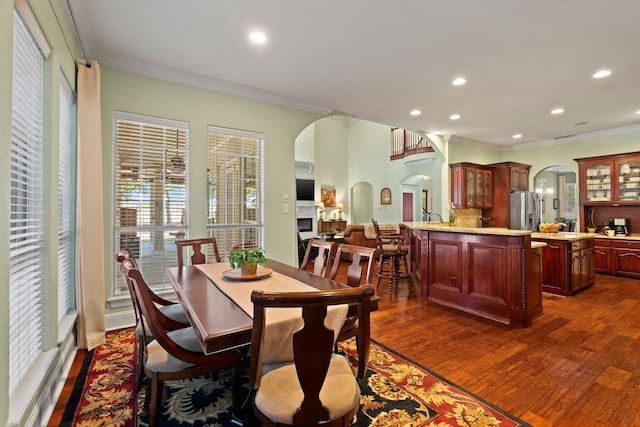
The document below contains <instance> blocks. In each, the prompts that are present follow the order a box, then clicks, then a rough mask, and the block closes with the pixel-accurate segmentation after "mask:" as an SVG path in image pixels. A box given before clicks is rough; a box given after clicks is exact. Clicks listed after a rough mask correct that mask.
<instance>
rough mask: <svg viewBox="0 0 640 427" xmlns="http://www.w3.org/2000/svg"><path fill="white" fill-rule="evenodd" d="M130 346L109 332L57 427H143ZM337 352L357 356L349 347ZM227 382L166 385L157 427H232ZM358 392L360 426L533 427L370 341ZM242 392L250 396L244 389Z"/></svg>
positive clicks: (126, 336) (125, 337) (128, 333)
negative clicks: (359, 393) (359, 397)
mask: <svg viewBox="0 0 640 427" xmlns="http://www.w3.org/2000/svg"><path fill="white" fill-rule="evenodd" d="M134 340H135V336H134V331H133V329H124V330H121V331H115V332H109V333H108V334H107V343H106V344H105V345H103V346H101V347H99V348H97V349H96V350H94V351H93V352H90V353H89V355H88V356H87V359H90V360H89V361H88V362H87V375H86V380H84V381H83V380H81V379H80V377H79V379H78V381H79V382H83V384H78V386H79V387H78V388H79V389H81V390H82V392H81V393H79V396H78V398H77V399H75V402H74V401H72V400H70V401H69V403H68V405H67V411H65V414H66V416H65V417H64V418H63V422H62V423H61V425H62V426H74V427H76V426H77V427H80V426H82V427H96V426H123V427H132V426H135V425H136V424H135V422H134V420H135V417H134V414H135V413H136V410H137V411H138V418H139V419H138V425H139V426H147V425H148V414H146V413H145V412H144V411H143V410H142V409H141V408H142V402H143V401H144V391H142V392H141V393H138V395H137V396H135V395H134V392H133V384H134V381H133V380H134V362H135V359H134V358H135V356H134ZM342 350H343V351H346V352H350V353H353V354H355V345H354V342H353V340H352V341H350V342H347V344H346V345H345V346H344V347H343V349H342ZM230 383H231V375H230V372H225V371H223V372H221V373H220V374H219V376H218V377H217V378H216V379H211V378H205V377H203V378H197V379H192V380H184V381H171V382H168V383H166V384H165V390H164V393H165V400H164V408H163V413H162V416H161V419H160V425H161V426H167V427H187V426H189V427H198V426H200V427H218V426H230V425H232V417H231V413H230V411H229V409H230V407H231V393H230ZM80 386H81V387H80ZM361 391H362V397H361V407H360V411H359V412H358V413H357V415H356V419H355V420H354V424H353V425H354V426H358V427H363V426H380V427H382V426H385V427H389V426H391V427H395V426H397V427H409V426H412V427H419V426H432V427H448V426H451V427H461V426H469V427H492V426H500V427H510V426H514V427H515V426H523V427H524V426H529V427H530V425H529V424H527V423H525V422H523V421H521V420H519V419H518V418H516V417H514V416H512V415H509V414H507V413H506V412H504V411H502V410H500V409H498V408H496V407H495V406H493V405H491V404H489V403H487V402H485V401H483V400H482V399H480V398H478V397H476V396H474V395H472V394H470V393H468V392H466V391H465V390H463V389H461V388H460V387H457V386H456V385H454V384H452V383H451V382H449V381H447V380H446V379H444V378H442V377H440V376H438V375H437V374H434V373H432V372H430V371H428V370H427V369H425V368H423V367H421V366H419V365H417V364H415V363H413V362H411V361H409V360H407V359H405V358H403V357H402V356H400V355H399V354H397V353H395V352H394V351H393V350H391V349H388V348H386V347H384V346H382V345H380V344H377V343H375V342H373V343H372V345H371V354H370V359H369V369H368V370H367V375H366V378H365V379H364V380H363V381H362V382H361ZM244 392H245V393H246V392H248V389H247V387H246V384H245V390H244Z"/></svg>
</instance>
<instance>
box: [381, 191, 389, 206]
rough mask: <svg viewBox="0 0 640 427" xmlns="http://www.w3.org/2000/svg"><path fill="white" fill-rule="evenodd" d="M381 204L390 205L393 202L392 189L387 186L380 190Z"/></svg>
mask: <svg viewBox="0 0 640 427" xmlns="http://www.w3.org/2000/svg"><path fill="white" fill-rule="evenodd" d="M380 204H381V205H390V204H391V190H390V189H389V188H387V187H384V188H383V189H382V190H381V191H380Z"/></svg>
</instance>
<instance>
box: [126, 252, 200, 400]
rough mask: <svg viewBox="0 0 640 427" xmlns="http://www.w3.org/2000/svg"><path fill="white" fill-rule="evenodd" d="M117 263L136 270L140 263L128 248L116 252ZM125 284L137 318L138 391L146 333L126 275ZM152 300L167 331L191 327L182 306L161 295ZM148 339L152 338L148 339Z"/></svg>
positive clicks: (142, 370) (151, 295) (160, 321)
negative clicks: (126, 264) (127, 264)
mask: <svg viewBox="0 0 640 427" xmlns="http://www.w3.org/2000/svg"><path fill="white" fill-rule="evenodd" d="M115 258H116V261H117V262H119V263H120V264H121V265H122V263H123V262H124V261H125V260H126V261H128V262H130V263H131V266H132V267H133V268H135V269H138V263H137V262H136V259H135V256H134V255H133V252H131V250H130V249H128V248H122V249H120V250H119V251H117V252H116V256H115ZM124 279H125V282H126V284H127V288H128V289H129V295H130V296H131V301H132V303H133V312H134V314H135V318H136V354H137V357H136V377H135V378H136V388H135V389H136V390H137V389H138V388H139V387H140V385H141V384H142V382H143V381H142V380H143V374H144V369H143V367H142V363H143V360H144V342H145V340H144V337H143V334H144V333H145V331H144V329H143V327H142V321H141V318H140V315H141V314H140V310H139V309H138V304H136V302H135V298H136V295H135V291H134V290H133V287H132V284H131V279H129V277H128V276H126V275H124ZM150 298H151V300H152V301H153V303H154V304H155V305H156V306H157V307H158V316H157V317H158V322H159V323H160V324H161V325H162V328H163V329H165V330H167V331H174V330H176V329H182V328H186V327H188V326H191V325H190V323H189V319H188V318H187V315H186V313H185V312H184V309H183V308H182V305H180V304H178V303H176V302H174V301H169V300H168V299H165V298H163V297H161V296H160V295H158V294H156V293H154V292H151V293H150ZM147 338H148V339H149V338H151V337H147Z"/></svg>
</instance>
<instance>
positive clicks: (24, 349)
mask: <svg viewBox="0 0 640 427" xmlns="http://www.w3.org/2000/svg"><path fill="white" fill-rule="evenodd" d="M17 6H19V7H20V8H21V9H20V11H18V10H17V9H14V26H13V77H12V78H13V83H12V90H13V92H12V98H11V101H12V104H11V180H10V182H11V184H10V185H11V206H10V219H9V231H10V236H9V393H10V394H11V393H12V392H13V391H14V390H15V389H16V388H17V386H18V385H19V384H20V382H21V381H22V380H23V379H24V378H25V377H26V376H27V375H28V374H29V371H30V368H31V366H32V365H33V363H34V361H35V360H36V359H37V358H38V356H39V355H40V354H41V352H42V350H41V345H42V326H43V325H42V322H43V308H42V291H43V285H44V284H43V221H44V212H43V176H42V169H43V159H42V154H43V150H44V143H43V105H44V100H43V78H44V77H43V67H44V60H45V56H44V55H45V54H48V52H49V48H48V46H46V45H43V44H42V43H43V37H42V34H41V33H39V28H34V26H33V25H34V22H35V20H34V19H33V15H31V14H30V11H28V10H27V9H28V6H26V4H25V3H24V2H18V3H17ZM23 16H25V19H23ZM27 24H29V25H27ZM36 25H37V24H36ZM34 31H35V32H36V33H37V34H35V36H34V35H33V32H34Z"/></svg>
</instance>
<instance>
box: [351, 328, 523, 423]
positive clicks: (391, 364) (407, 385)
mask: <svg viewBox="0 0 640 427" xmlns="http://www.w3.org/2000/svg"><path fill="white" fill-rule="evenodd" d="M343 349H344V350H345V351H347V352H349V353H350V354H352V355H353V356H356V355H357V353H356V348H355V342H354V341H353V340H351V341H348V342H347V343H345V344H344V346H343ZM365 380H366V381H364V382H363V384H362V385H361V395H362V396H361V397H360V403H361V407H360V411H358V413H357V415H356V417H357V419H356V422H355V424H354V425H355V426H380V427H381V426H388V427H390V426H398V427H408V426H411V427H419V426H425V427H427V426H428V427H463V426H464V427H467V426H468V427H494V426H501V427H508V426H513V427H516V426H528V424H526V423H523V422H522V421H520V420H517V419H515V418H511V417H510V416H508V415H506V414H504V413H502V412H501V411H499V410H497V409H494V408H493V407H492V406H491V405H489V404H487V403H484V402H482V401H481V400H479V399H477V398H475V397H473V396H471V395H470V394H469V393H468V392H465V391H463V390H462V389H460V388H457V387H456V386H454V385H453V384H451V383H448V382H446V381H445V380H442V379H440V378H439V377H437V376H436V375H434V374H432V373H430V372H428V371H427V370H426V369H423V368H421V367H420V366H417V365H416V364H414V363H412V362H409V361H407V360H405V359H403V358H402V357H400V356H398V355H396V354H395V353H393V352H391V351H389V350H387V349H385V348H383V347H381V346H379V345H376V344H375V343H372V345H371V352H370V355H369V369H368V370H367V375H366V377H365Z"/></svg>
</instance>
